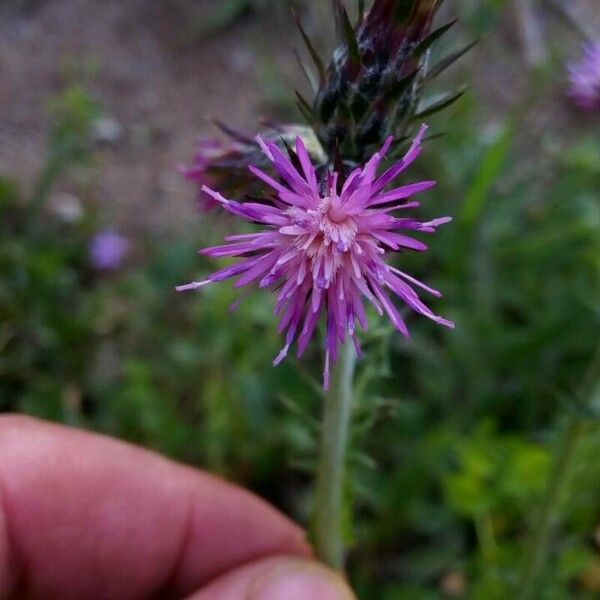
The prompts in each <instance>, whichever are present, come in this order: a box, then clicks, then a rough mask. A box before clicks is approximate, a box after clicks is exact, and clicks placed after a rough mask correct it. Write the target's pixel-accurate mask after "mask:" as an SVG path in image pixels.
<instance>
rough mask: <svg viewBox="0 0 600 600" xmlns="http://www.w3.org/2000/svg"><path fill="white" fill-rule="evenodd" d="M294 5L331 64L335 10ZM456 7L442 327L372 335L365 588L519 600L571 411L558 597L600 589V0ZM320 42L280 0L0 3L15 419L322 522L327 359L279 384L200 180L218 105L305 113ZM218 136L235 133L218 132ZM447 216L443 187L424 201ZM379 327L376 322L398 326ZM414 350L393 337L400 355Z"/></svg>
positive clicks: (443, 166) (437, 248) (364, 484)
mask: <svg viewBox="0 0 600 600" xmlns="http://www.w3.org/2000/svg"><path fill="white" fill-rule="evenodd" d="M299 4H300V6H299V7H298V8H299V10H300V13H301V15H302V18H303V20H304V22H305V25H306V28H307V29H308V30H309V31H310V32H311V34H312V35H313V36H314V37H315V38H316V39H317V40H318V45H319V46H320V47H321V48H322V49H323V51H324V52H326V53H327V52H329V51H330V50H331V47H332V43H333V24H332V19H331V18H330V16H329V8H328V3H327V2H324V1H321V0H306V2H302V3H299ZM562 4H563V5H564V7H563V9H561V8H560V6H561V3H560V2H550V1H548V2H535V1H534V0H531V1H530V2H523V1H518V2H507V1H502V0H481V1H478V2H472V1H470V0H448V2H447V3H446V6H445V8H444V15H445V16H446V17H450V16H458V17H460V22H459V24H458V26H457V27H456V28H455V30H454V33H453V34H449V35H448V36H447V37H446V39H445V41H444V48H443V49H445V50H452V49H453V48H458V47H460V46H461V44H464V43H465V42H468V41H470V40H472V39H475V38H478V39H479V40H480V42H479V44H478V45H477V46H476V47H475V48H474V49H473V50H472V51H471V52H470V53H469V54H468V55H467V56H465V57H464V58H463V59H462V60H461V61H460V62H459V63H458V64H457V66H454V67H453V68H452V70H451V71H448V73H447V74H444V76H443V77H441V78H440V86H446V87H447V86H451V85H457V84H460V83H466V84H467V85H468V92H467V93H466V94H465V96H464V97H463V98H462V99H461V100H460V101H459V102H457V103H456V104H455V105H454V106H453V107H452V108H450V109H449V110H448V111H446V112H445V113H441V114H440V115H438V116H434V117H432V119H431V122H430V124H431V127H432V130H433V131H434V133H442V132H445V135H444V136H442V137H439V138H438V139H436V140H435V141H432V142H431V143H429V144H428V145H427V147H426V150H425V152H424V154H423V155H422V157H421V158H420V159H419V161H418V163H417V165H416V167H415V168H414V169H413V170H412V172H411V173H410V176H411V180H413V179H418V178H419V176H421V177H427V178H434V179H436V180H438V182H439V183H438V185H437V187H436V188H434V189H433V190H432V191H430V192H427V193H426V201H425V202H424V206H425V209H424V210H425V211H426V212H427V213H428V214H431V215H436V216H438V215H440V214H442V215H444V214H450V215H453V216H454V217H455V221H454V223H453V224H452V225H450V226H447V227H445V228H443V230H442V231H441V232H440V233H439V234H437V235H436V239H435V241H433V240H432V241H433V243H431V250H430V252H428V253H427V254H426V255H419V256H417V257H412V256H411V257H406V258H405V259H403V260H405V261H406V263H408V264H409V268H410V270H411V272H414V273H416V274H422V275H424V277H425V278H426V280H427V281H428V282H431V283H432V284H433V285H435V287H437V288H439V289H441V290H443V291H444V298H443V299H442V300H439V301H436V303H435V309H436V311H437V312H440V313H442V314H444V315H445V316H447V317H449V318H452V319H453V320H455V321H456V324H457V327H456V330H455V331H454V332H452V333H448V332H442V331H440V330H439V328H437V327H436V326H435V325H434V324H431V323H430V322H429V321H428V320H426V319H422V318H418V317H417V316H411V317H410V318H409V326H410V328H411V330H412V333H413V337H412V339H411V340H410V341H408V342H407V341H405V340H403V339H401V338H400V336H396V335H393V336H391V337H390V336H389V331H388V329H387V328H388V325H387V324H385V323H384V322H382V321H380V322H378V321H377V320H376V319H372V324H373V325H374V326H373V325H372V329H371V330H370V331H369V332H368V333H367V334H366V335H365V336H364V341H365V346H366V348H367V358H366V359H365V360H364V361H363V362H362V363H361V365H360V368H359V374H358V378H359V393H358V394H357V396H358V397H357V404H356V410H355V422H356V427H355V430H354V432H353V441H352V448H353V451H352V457H351V465H350V469H351V473H352V481H353V485H352V490H349V494H350V492H351V493H352V498H353V503H354V509H355V511H356V514H357V518H356V524H355V527H354V528H353V529H352V531H349V536H351V543H352V544H353V549H352V551H351V554H350V559H349V567H348V569H349V573H350V575H351V578H352V582H353V584H354V586H355V588H356V589H357V591H358V593H359V596H360V597H361V598H365V599H374V598H381V599H384V600H396V599H398V600H399V599H406V600H420V599H434V598H474V599H482V600H489V599H491V600H494V599H496V598H497V599H501V598H502V599H504V598H509V597H514V595H513V590H514V586H515V585H516V582H518V580H519V577H521V574H522V570H523V556H524V549H525V548H526V540H527V538H528V535H529V534H530V533H531V531H532V524H533V523H534V522H535V520H536V518H537V516H538V514H539V509H540V506H541V505H542V504H543V502H544V498H546V497H547V489H548V485H549V484H550V481H549V480H550V473H551V471H552V464H553V452H554V450H553V449H554V448H555V447H556V445H557V444H558V443H559V439H560V435H561V432H562V431H563V429H564V427H565V423H568V422H573V419H578V420H581V422H585V423H588V425H587V427H588V430H587V434H586V435H585V436H584V439H583V441H582V443H581V444H579V445H578V446H577V448H576V449H575V455H574V457H572V458H573V465H574V466H573V470H574V474H573V477H572V481H571V482H570V486H569V488H568V493H566V494H565V496H564V499H563V501H562V502H561V503H559V510H558V517H559V526H558V528H557V531H556V536H555V537H554V539H553V540H552V541H551V542H550V544H551V548H550V557H551V558H550V561H549V562H548V564H547V566H546V568H545V571H544V573H543V577H542V579H541V584H540V586H539V589H538V591H537V592H536V593H537V594H538V595H537V596H535V597H536V598H540V599H546V598H548V599H565V598H582V599H585V598H598V597H600V461H599V460H598V455H599V453H600V430H599V429H598V426H597V425H595V423H596V421H595V420H594V419H595V418H596V416H597V414H598V408H599V407H598V406H594V404H593V402H592V399H591V398H590V397H589V390H590V387H589V386H587V385H586V383H585V382H586V373H588V372H589V370H590V368H591V365H592V363H593V359H594V355H595V353H596V347H597V344H598V337H599V336H598V333H599V316H600V315H599V306H600V302H599V294H598V292H599V256H600V246H599V227H600V201H599V190H600V120H599V117H598V115H593V114H590V113H586V112H583V111H581V110H580V109H578V108H577V107H576V106H575V105H574V103H573V102H572V101H571V100H570V99H569V98H568V96H567V95H566V90H567V85H568V84H567V71H566V67H565V64H566V63H568V62H569V61H571V60H574V59H576V58H577V57H578V56H579V54H580V46H581V41H582V35H583V34H584V33H585V34H587V35H590V36H594V35H596V36H597V37H598V36H600V22H599V21H600V14H599V11H598V10H597V9H598V6H597V0H587V1H586V0H581V1H578V2H564V3H562ZM293 46H296V47H300V46H301V42H300V39H299V36H298V33H297V31H296V30H295V28H294V26H293V22H292V19H291V18H290V16H289V12H288V10H287V7H286V3H284V2H280V1H279V0H175V1H173V2H168V3H167V2H160V1H159V0H129V1H128V2H122V1H117V0H104V1H103V2H93V1H91V0H89V1H85V0H45V1H42V0H5V1H4V2H2V3H1V4H0V410H1V411H21V412H25V413H29V414H34V415H39V416H41V417H45V418H49V419H54V420H57V421H62V422H66V423H70V424H73V425H78V426H84V427H89V428H91V429H95V430H99V431H103V432H107V433H109V434H111V435H115V436H119V437H121V438H124V439H127V440H131V441H133V442H136V443H139V444H143V445H145V446H148V447H151V448H156V449H157V450H159V451H161V452H164V453H166V454H168V455H169V456H172V457H174V458H176V459H179V460H183V461H186V462H189V463H193V464H195V465H199V466H201V467H203V468H206V469H210V470H213V471H215V472H218V473H221V474H223V475H224V476H226V477H228V478H230V479H232V480H234V481H237V482H239V483H240V484H242V485H245V486H248V487H250V488H251V489H253V490H255V491H256V492H258V493H259V494H261V495H263V496H264V497H265V498H267V499H268V500H270V501H271V502H273V503H275V504H276V505H277V506H279V507H281V508H282V509H283V510H285V511H286V512H287V513H288V514H291V515H292V516H294V517H295V518H296V519H298V520H300V521H301V522H306V519H307V515H308V510H309V506H310V491H311V488H310V481H311V474H310V473H311V469H312V466H313V464H314V457H315V440H316V430H315V419H318V416H319V410H320V396H319V394H320V388H319V383H318V373H319V369H320V364H321V356H320V354H319V350H318V347H317V344H315V345H314V346H313V350H312V352H310V353H309V354H308V356H307V357H306V359H303V361H302V362H301V363H298V362H297V361H295V359H293V358H291V359H288V360H287V361H286V362H285V363H284V364H283V365H282V366H280V367H279V368H277V369H273V368H272V366H271V360H272V357H273V356H274V355H275V354H276V353H277V351H278V349H279V347H280V340H279V339H278V335H277V333H276V331H275V322H274V319H273V317H272V314H271V312H272V299H271V297H270V296H269V294H268V293H267V292H258V293H255V294H254V295H252V296H250V297H248V298H247V299H246V300H245V301H244V302H242V303H241V305H240V307H239V308H238V309H237V310H236V311H235V312H230V311H229V310H228V307H229V305H230V304H231V303H232V302H233V301H234V300H235V299H236V294H235V293H234V292H233V291H232V289H231V286H230V285H229V284H228V283H225V284H220V285H216V286H212V287H208V288H205V289H203V290H202V291H201V292H200V293H197V294H191V295H177V294H176V293H175V292H174V286H175V285H176V284H179V283H183V282H186V281H189V280H191V279H193V278H195V277H198V276H201V275H202V274H204V273H206V272H208V271H209V270H210V269H214V267H215V264H214V262H213V261H212V260H208V259H206V258H202V257H199V256H198V255H197V253H196V250H197V248H199V247H201V246H203V245H206V244H207V243H213V242H216V241H217V240H218V239H220V238H221V237H222V235H224V233H225V232H228V231H231V230H232V229H234V228H235V227H236V223H233V222H231V221H230V220H229V219H228V218H227V217H225V216H223V215H220V214H219V213H218V212H213V213H208V214H204V213H201V212H199V211H198V208H197V203H196V190H195V189H194V186H193V185H192V184H190V183H189V182H186V181H185V180H184V179H183V178H182V177H181V176H180V175H179V174H178V173H177V167H178V166H179V165H181V164H186V163H189V162H190V161H191V158H192V156H193V153H194V144H195V139H196V137H197V136H198V135H200V134H210V135H215V130H214V128H213V127H212V126H211V125H210V123H209V120H208V118H210V117H215V118H219V119H221V120H223V121H226V122H227V123H228V124H231V125H233V126H235V127H238V128H241V129H243V130H245V131H246V132H248V133H253V132H254V131H256V130H257V128H258V123H259V120H260V119H261V118H266V119H278V120H281V121H284V122H286V121H292V120H298V119H299V116H298V115H297V114H296V112H295V109H294V102H293V99H294V95H293V90H294V87H298V88H300V89H304V87H303V86H304V85H305V84H304V83H303V82H302V79H301V75H300V70H299V68H298V66H297V65H296V63H295V59H294V55H293ZM217 135H218V133H217ZM423 199H424V200H425V196H424V197H423ZM375 323H378V324H377V325H375ZM390 339H391V342H390Z"/></svg>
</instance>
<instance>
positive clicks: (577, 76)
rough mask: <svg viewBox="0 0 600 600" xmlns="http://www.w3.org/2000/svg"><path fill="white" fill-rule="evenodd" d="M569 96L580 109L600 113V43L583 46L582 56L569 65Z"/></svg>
mask: <svg viewBox="0 0 600 600" xmlns="http://www.w3.org/2000/svg"><path fill="white" fill-rule="evenodd" d="M569 76H570V79H571V89H570V90H569V94H570V96H571V97H572V98H573V99H574V101H575V102H576V103H577V105H579V106H580V107H581V108H583V109H585V110H590V111H600V42H598V41H597V42H590V43H588V44H585V45H584V46H583V56H582V57H581V59H580V60H579V61H577V62H574V63H571V64H570V65H569Z"/></svg>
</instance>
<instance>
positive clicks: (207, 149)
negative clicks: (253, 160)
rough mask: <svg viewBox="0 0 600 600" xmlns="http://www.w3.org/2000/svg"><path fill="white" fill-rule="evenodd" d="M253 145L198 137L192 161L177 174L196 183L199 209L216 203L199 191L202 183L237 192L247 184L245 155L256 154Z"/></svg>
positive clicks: (208, 208) (205, 208)
mask: <svg viewBox="0 0 600 600" xmlns="http://www.w3.org/2000/svg"><path fill="white" fill-rule="evenodd" d="M257 149H258V148H257V146H256V145H255V144H254V143H253V142H251V143H249V144H244V143H242V142H241V141H236V140H228V141H222V140H218V139H215V138H202V139H200V140H198V146H197V151H196V155H195V157H194V164H192V165H190V166H184V167H180V169H179V171H180V173H181V174H182V175H183V176H184V177H186V178H187V179H189V180H191V181H194V182H196V183H197V184H198V205H199V207H200V210H202V211H203V212H205V211H209V210H211V209H212V208H214V207H215V206H218V205H219V203H218V202H217V201H216V200H214V199H213V198H212V197H211V196H210V194H207V193H206V192H204V191H203V190H202V188H203V186H205V185H206V186H214V187H220V188H221V189H223V188H226V191H227V193H237V192H238V191H241V190H244V189H245V187H247V186H248V185H250V183H251V181H252V178H251V176H250V174H249V172H248V169H247V167H248V164H249V161H248V158H247V157H248V156H250V155H252V154H254V155H256V152H257Z"/></svg>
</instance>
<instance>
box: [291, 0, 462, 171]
mask: <svg viewBox="0 0 600 600" xmlns="http://www.w3.org/2000/svg"><path fill="white" fill-rule="evenodd" d="M333 4H334V11H335V16H336V22H337V29H338V31H339V37H340V38H341V44H340V45H339V46H338V48H337V49H336V50H335V52H334V54H333V59H332V60H331V62H330V63H329V66H328V67H327V69H325V68H324V66H323V64H322V62H321V61H320V60H319V59H318V57H316V52H315V51H314V48H313V46H312V45H311V44H310V40H308V39H307V36H306V33H305V32H304V30H303V29H301V32H302V34H303V38H304V39H305V41H306V43H307V45H308V47H309V50H310V51H311V56H312V57H313V59H314V60H315V61H316V63H317V68H318V70H319V72H320V75H321V77H320V82H319V87H318V90H317V93H316V96H315V99H314V102H313V103H312V106H311V105H309V104H308V103H307V102H306V101H304V100H303V99H302V98H299V100H300V104H299V107H300V110H301V111H302V113H303V114H304V115H305V118H306V119H307V120H308V121H309V122H310V123H311V124H312V125H313V127H314V128H315V131H316V132H317V135H318V137H319V140H320V141H321V144H322V145H323V147H324V148H325V150H326V152H328V153H329V154H330V155H333V154H334V151H336V149H338V148H339V151H340V153H341V155H342V156H343V157H344V159H349V160H354V161H356V162H359V163H360V162H364V161H365V160H366V158H367V157H368V156H369V155H370V154H371V153H372V152H373V149H374V148H377V147H378V146H381V144H382V143H383V142H384V141H385V139H386V138H387V137H388V136H390V135H393V136H394V137H396V138H405V136H406V133H407V131H408V128H409V126H410V124H411V122H413V121H414V120H417V119H420V118H421V115H431V114H433V113H434V112H436V111H438V110H441V109H443V108H445V107H446V106H449V105H450V104H451V103H452V102H454V101H455V100H456V99H458V98H459V97H460V95H461V93H462V92H461V91H458V92H451V93H448V94H444V95H442V96H441V97H439V98H438V99H436V100H432V101H428V102H425V104H423V103H422V102H421V97H422V95H423V91H424V88H425V87H426V84H427V83H428V82H429V81H431V80H432V79H433V78H434V77H436V76H437V75H438V74H440V73H441V72H442V71H444V70H445V69H446V68H447V67H448V66H450V65H451V64H452V63H453V62H454V61H456V60H457V59H458V58H460V57H461V56H462V55H463V54H464V53H465V52H466V51H467V50H468V49H469V48H470V47H471V46H472V44H469V45H468V46H467V47H465V48H462V49H461V50H458V51H456V52H454V53H452V54H450V55H447V56H445V57H444V58H442V59H441V60H440V61H439V62H438V63H437V64H435V65H429V50H430V48H431V46H432V45H433V44H434V43H435V41H436V40H438V39H439V38H440V37H441V36H442V35H443V34H444V33H445V32H446V31H447V30H448V29H449V28H450V27H451V26H452V25H453V23H454V21H452V22H450V23H448V24H446V25H444V26H441V27H440V28H438V29H436V30H434V31H432V24H433V20H434V17H435V14H436V12H437V10H438V8H439V6H440V4H441V1H440V0H409V1H407V0H374V2H373V3H372V5H371V8H370V10H369V11H367V12H365V13H364V14H362V13H361V14H360V15H359V20H358V23H357V24H356V25H355V26H352V25H351V24H350V21H349V17H348V14H347V12H346V10H345V8H344V6H343V3H342V1H341V0H334V2H333ZM315 57H316V58H315Z"/></svg>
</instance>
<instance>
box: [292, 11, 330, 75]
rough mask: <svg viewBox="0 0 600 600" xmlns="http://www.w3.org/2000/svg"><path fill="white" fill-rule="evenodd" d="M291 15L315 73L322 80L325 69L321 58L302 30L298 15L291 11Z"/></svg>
mask: <svg viewBox="0 0 600 600" xmlns="http://www.w3.org/2000/svg"><path fill="white" fill-rule="evenodd" d="M292 15H293V17H294V20H295V21H296V26H297V27H298V30H299V31H300V35H301V36H302V40H303V41H304V45H305V46H306V48H307V50H308V53H309V54H310V57H311V58H312V60H313V62H314V63H315V67H317V71H318V72H319V77H320V78H321V79H323V78H324V77H325V67H324V66H323V61H322V60H321V57H320V56H319V54H318V53H317V51H316V50H315V47H314V46H313V43H312V42H311V41H310V38H309V37H308V35H307V33H306V31H305V30H304V27H303V26H302V22H301V21H300V17H299V16H298V13H297V12H296V11H295V10H293V9H292Z"/></svg>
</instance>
